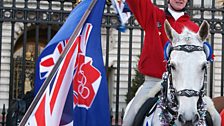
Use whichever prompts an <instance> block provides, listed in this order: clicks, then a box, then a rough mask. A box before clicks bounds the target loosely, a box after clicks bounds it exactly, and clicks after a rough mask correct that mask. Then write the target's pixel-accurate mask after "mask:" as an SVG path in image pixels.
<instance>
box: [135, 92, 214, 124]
mask: <svg viewBox="0 0 224 126" xmlns="http://www.w3.org/2000/svg"><path fill="white" fill-rule="evenodd" d="M158 99H159V98H158V97H157V96H156V97H151V98H148V99H147V100H146V101H145V103H144V104H143V105H142V106H141V107H140V109H139V110H138V112H137V114H136V116H135V119H134V121H133V124H132V126H142V125H143V122H144V119H145V117H146V116H150V115H151V114H152V113H153V112H154V111H155V109H156V105H155V104H156V102H157V101H158ZM206 124H207V126H213V123H212V118H211V115H210V114H209V112H206Z"/></svg>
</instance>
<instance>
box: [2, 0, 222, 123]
mask: <svg viewBox="0 0 224 126" xmlns="http://www.w3.org/2000/svg"><path fill="white" fill-rule="evenodd" d="M153 2H154V3H155V4H157V5H158V6H159V7H161V8H165V7H166V2H167V0H153ZM193 2H194V3H193ZM164 3H165V6H164ZM75 5H76V0H51V1H49V0H1V1H0V57H1V58H0V63H1V64H0V68H1V69H0V73H1V74H0V77H1V81H0V93H1V92H3V93H4V94H5V95H4V96H2V99H1V98H0V106H2V104H7V105H6V106H7V107H6V108H9V107H10V106H11V105H12V103H13V102H14V101H18V99H22V98H24V96H25V95H26V94H29V93H31V92H32V89H33V86H34V79H35V78H34V73H35V69H34V66H35V61H36V59H37V57H38V55H39V54H40V52H41V51H42V49H43V48H44V47H45V45H46V44H47V42H48V41H49V40H50V39H51V38H52V37H53V36H54V34H55V33H56V32H57V30H58V29H59V28H60V26H61V25H62V24H63V22H64V21H65V20H66V17H67V16H68V14H69V12H70V11H71V10H72V8H73V7H74V6H75ZM190 5H191V6H190V7H189V13H190V15H191V16H192V20H193V21H195V22H197V23H198V24H200V23H202V21H203V20H207V21H208V22H209V24H210V34H211V36H210V39H209V40H208V41H209V42H210V43H211V44H212V47H213V49H214V53H215V55H216V57H215V61H214V62H213V63H211V65H210V72H209V74H208V79H209V80H207V81H208V82H209V85H208V90H209V92H208V94H209V95H210V96H211V97H214V96H223V83H224V80H223V78H224V74H223V73H224V51H223V50H224V31H223V29H224V8H223V4H221V6H219V5H218V3H216V1H215V0H201V1H192V0H191V2H190ZM193 5H194V6H193ZM119 25H120V22H119V20H118V17H117V15H116V14H115V13H113V9H112V8H111V3H110V2H109V1H108V2H107V5H106V6H105V13H104V17H103V22H102V31H103V32H102V36H103V37H102V38H103V40H104V41H102V42H103V45H104V49H105V50H104V52H105V53H104V56H105V66H106V70H107V72H108V77H109V78H110V79H111V81H109V79H108V82H109V83H108V87H109V89H110V98H111V99H112V100H111V102H110V103H111V119H112V125H116V126H118V125H121V123H122V117H123V109H124V108H125V105H126V103H125V100H124V99H125V98H126V94H125V93H126V92H128V91H130V87H131V82H132V79H133V78H134V75H135V73H134V72H133V70H134V68H135V67H136V64H137V59H135V57H134V56H137V55H139V54H140V52H141V48H142V45H143V38H144V31H143V30H142V29H141V27H140V26H139V24H138V23H137V22H136V20H135V19H134V17H133V16H132V17H131V18H130V20H129V22H128V24H126V25H127V31H126V32H125V33H121V32H119V31H117V30H116V28H117V27H118V26H119ZM112 33H113V35H112ZM112 41H115V42H114V43H115V44H111V42H112ZM111 46H113V50H112V51H111ZM123 57H125V58H123ZM124 59H125V60H124ZM111 62H112V63H111ZM111 64H112V65H111ZM111 71H113V72H111ZM110 76H112V77H110ZM127 97H129V94H128V95H127ZM5 101H9V103H4V102H5Z"/></svg>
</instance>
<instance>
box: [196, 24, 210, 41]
mask: <svg viewBox="0 0 224 126" xmlns="http://www.w3.org/2000/svg"><path fill="white" fill-rule="evenodd" d="M208 34H209V24H208V22H207V21H206V20H204V21H203V22H202V24H201V26H200V28H199V31H198V35H199V37H200V38H201V40H202V41H204V40H205V39H206V38H207V37H208Z"/></svg>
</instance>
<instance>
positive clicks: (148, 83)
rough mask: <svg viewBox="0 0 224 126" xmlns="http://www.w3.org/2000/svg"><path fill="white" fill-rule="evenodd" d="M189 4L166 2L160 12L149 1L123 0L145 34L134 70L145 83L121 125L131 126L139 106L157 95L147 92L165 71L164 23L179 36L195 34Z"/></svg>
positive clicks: (184, 1) (179, 1) (197, 28)
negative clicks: (185, 28) (180, 34)
mask: <svg viewBox="0 0 224 126" xmlns="http://www.w3.org/2000/svg"><path fill="white" fill-rule="evenodd" d="M189 1H190V0H168V1H167V2H168V7H167V8H166V9H165V10H161V9H159V8H158V7H157V6H155V5H154V4H153V3H152V2H151V0H126V2H127V3H128V5H129V7H130V9H131V11H132V13H133V14H134V16H135V18H136V19H137V21H138V22H139V24H140V25H141V27H142V28H143V29H144V31H145V39H144V46H143V50H142V53H141V56H140V60H139V63H138V70H139V72H140V73H142V74H144V75H145V82H144V83H143V85H142V86H141V87H140V88H139V89H138V91H137V93H136V95H135V97H134V98H133V99H132V100H131V102H129V104H128V106H127V108H126V111H125V116H124V119H123V126H132V124H133V120H134V118H135V115H136V113H137V112H138V110H139V108H140V107H141V106H142V104H143V103H144V102H145V101H146V100H147V99H148V98H149V97H154V95H155V94H156V93H157V92H156V91H157V90H154V91H155V92H152V90H151V89H152V88H154V87H155V85H156V83H159V82H161V78H162V74H163V73H164V72H165V70H166V63H165V62H164V55H163V49H164V45H165V43H166V42H167V41H168V38H167V36H166V33H165V30H164V22H165V20H168V21H169V23H170V25H171V26H172V27H173V28H174V30H176V31H177V32H178V33H181V32H182V30H183V28H184V27H187V28H188V29H189V30H191V31H193V32H195V33H197V32H198V30H199V26H198V25H197V24H195V23H194V22H192V21H191V20H190V16H189V15H188V14H187V13H186V10H185V9H186V6H187V3H188V2H189ZM157 89H158V88H157ZM129 108H131V109H129Z"/></svg>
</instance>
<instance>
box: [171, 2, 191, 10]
mask: <svg viewBox="0 0 224 126" xmlns="http://www.w3.org/2000/svg"><path fill="white" fill-rule="evenodd" d="M187 1H188V0H170V4H171V6H172V7H173V8H174V9H175V10H182V9H183V8H184V7H185V6H186V4H187Z"/></svg>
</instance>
